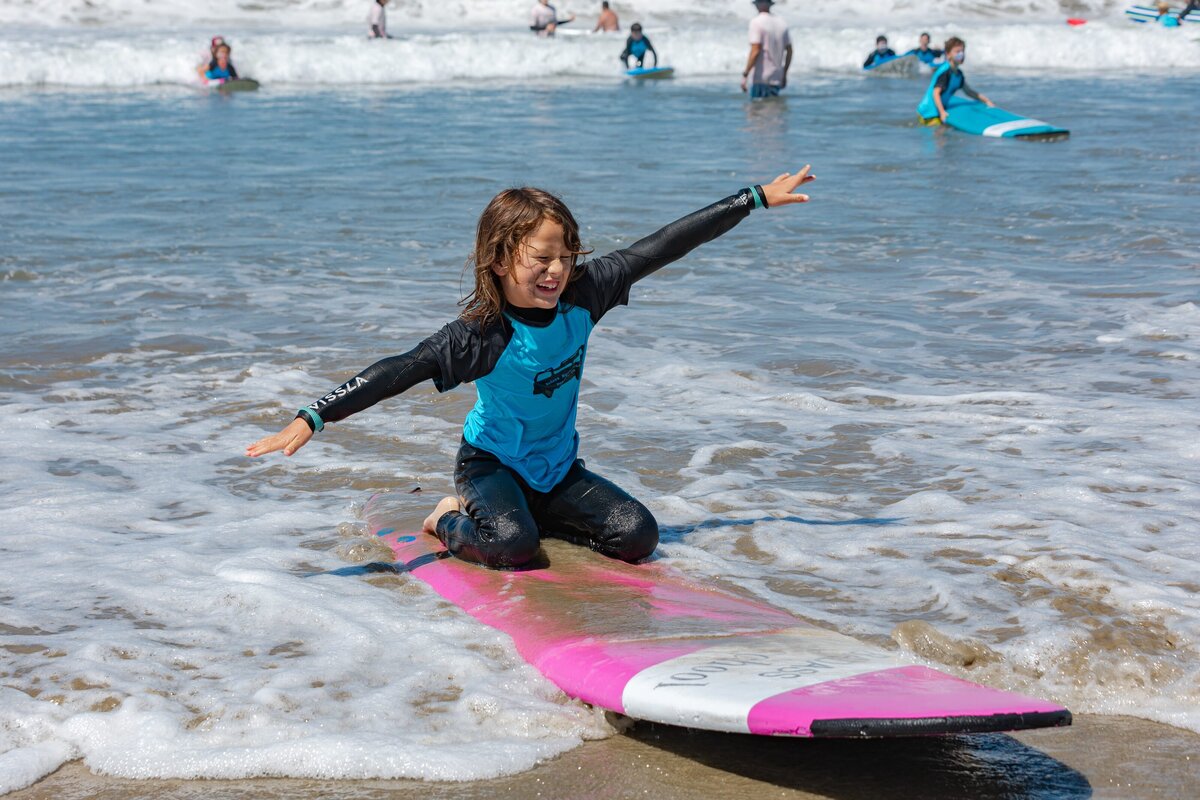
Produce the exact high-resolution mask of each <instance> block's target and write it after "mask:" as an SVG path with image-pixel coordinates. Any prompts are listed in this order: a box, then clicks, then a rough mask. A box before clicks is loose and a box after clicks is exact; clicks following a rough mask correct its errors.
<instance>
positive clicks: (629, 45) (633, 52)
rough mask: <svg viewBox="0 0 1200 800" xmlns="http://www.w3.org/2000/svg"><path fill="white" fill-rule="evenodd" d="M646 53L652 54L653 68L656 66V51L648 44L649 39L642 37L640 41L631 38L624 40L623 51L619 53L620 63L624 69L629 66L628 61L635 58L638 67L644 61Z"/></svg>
mask: <svg viewBox="0 0 1200 800" xmlns="http://www.w3.org/2000/svg"><path fill="white" fill-rule="evenodd" d="M646 53H654V66H656V67H657V66H658V51H656V50H655V49H654V45H652V44H650V39H649V37H646V36H643V37H642V38H641V39H634V38H633V37H632V36H630V37H629V38H627V39H626V40H625V49H624V50H622V51H621V55H620V59H621V63H622V64H624V65H625V66H626V67H628V66H629V59H630V58H631V57H632V58H636V59H637V65H638V66H639V67H640V66H642V64H643V63H645V61H646Z"/></svg>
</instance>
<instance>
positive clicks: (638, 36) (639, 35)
mask: <svg viewBox="0 0 1200 800" xmlns="http://www.w3.org/2000/svg"><path fill="white" fill-rule="evenodd" d="M629 35H630V36H632V37H633V40H634V41H635V42H636V41H637V40H639V39H641V38H642V32H641V31H630V32H629Z"/></svg>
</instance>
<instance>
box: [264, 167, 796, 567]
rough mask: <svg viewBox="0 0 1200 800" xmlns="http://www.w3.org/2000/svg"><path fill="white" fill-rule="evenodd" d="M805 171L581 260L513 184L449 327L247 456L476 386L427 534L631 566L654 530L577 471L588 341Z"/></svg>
mask: <svg viewBox="0 0 1200 800" xmlns="http://www.w3.org/2000/svg"><path fill="white" fill-rule="evenodd" d="M810 180H812V176H811V175H809V171H808V167H805V168H804V169H802V170H800V172H799V173H797V174H795V175H792V174H790V173H784V174H783V175H780V176H779V177H777V178H776V179H775V180H774V181H772V182H771V183H769V184H766V185H763V186H751V187H748V188H745V189H742V190H740V191H738V192H736V193H735V194H733V195H730V196H729V197H726V198H725V199H724V200H719V201H717V202H716V203H713V204H711V205H709V206H707V207H705V208H703V209H701V210H699V211H696V212H694V213H692V214H688V215H687V216H685V217H683V218H682V219H679V220H676V221H675V222H673V223H671V224H670V225H667V226H666V227H664V228H662V229H660V230H659V231H658V232H656V233H652V234H651V235H649V236H647V237H645V238H644V239H641V240H639V241H637V242H635V243H633V244H631V245H629V246H628V247H625V248H622V249H621V250H616V251H614V252H612V253H609V254H608V255H605V256H601V257H600V258H595V259H591V260H589V261H586V262H582V263H579V256H581V255H583V254H585V253H587V252H588V251H587V250H586V249H584V247H583V246H582V244H581V242H580V238H579V225H578V223H576V221H575V218H574V217H573V216H572V215H571V212H570V211H569V210H568V209H567V207H566V205H564V204H563V202H562V201H561V200H559V199H558V198H557V197H555V196H554V195H551V194H549V193H547V192H544V191H542V190H540V189H534V188H528V187H526V188H520V189H507V190H505V191H503V192H501V193H500V194H498V195H496V196H495V197H494V198H493V199H492V201H491V202H490V203H489V204H488V206H487V208H485V209H484V211H483V215H482V216H481V217H480V219H479V224H478V226H477V228H476V235H475V250H474V253H473V255H472V257H471V259H470V263H471V264H472V265H473V269H474V273H475V289H474V291H473V292H472V293H471V294H470V295H468V296H467V297H466V298H465V299H464V300H463V305H464V310H463V312H462V314H461V315H460V316H459V318H458V319H455V320H453V321H451V322H450V323H449V324H447V325H445V326H444V327H443V328H442V329H441V330H439V331H437V332H436V333H434V334H433V335H431V336H429V337H427V338H426V339H425V340H424V341H423V342H421V343H420V344H418V345H417V346H416V347H414V348H413V349H412V350H410V351H409V352H408V353H405V354H403V355H398V356H392V357H391V358H385V359H383V360H382V361H379V362H376V363H375V364H373V365H372V366H370V367H368V368H367V369H365V370H363V371H362V372H360V373H359V374H358V375H357V376H355V377H353V378H351V379H350V380H349V381H347V382H345V383H343V384H342V385H341V386H337V387H335V388H334V389H333V390H332V391H330V392H329V393H328V394H326V395H324V396H323V397H321V398H320V399H318V400H316V401H315V402H313V403H312V404H310V405H307V406H304V407H303V408H301V409H300V411H299V412H298V413H297V414H296V418H295V419H294V420H293V421H292V422H291V424H289V425H288V426H287V427H286V428H284V429H283V430H282V431H280V432H279V433H276V434H273V435H271V436H267V437H265V438H263V439H260V440H259V441H257V442H255V443H254V444H252V445H250V446H249V447H247V448H246V455H248V456H251V457H255V456H261V455H265V454H267V453H271V452H275V451H278V450H282V451H283V453H284V455H288V456H290V455H292V454H293V453H295V452H296V451H297V450H299V449H300V448H301V447H303V446H304V445H305V444H306V443H307V442H308V441H309V440H310V439H311V438H312V437H313V434H314V433H316V432H317V431H320V430H322V429H323V428H324V427H326V425H328V424H329V423H331V422H337V421H339V420H342V419H345V418H346V417H348V416H350V415H351V414H354V413H356V412H358V411H362V410H364V409H366V408H368V407H370V406H372V405H374V404H375V403H377V402H379V401H381V400H384V399H386V398H388V397H393V396H395V395H398V394H400V393H401V392H404V391H406V390H408V389H410V388H412V387H413V386H416V385H417V384H420V383H424V382H427V381H431V382H432V383H433V384H434V385H435V386H436V387H437V388H438V390H439V391H449V390H450V389H453V388H454V387H455V386H457V385H459V384H460V383H472V382H473V383H475V386H476V391H477V393H478V400H477V402H476V404H475V407H474V408H473V409H472V410H471V412H470V413H469V414H468V415H467V419H466V421H465V423H464V425H463V439H462V443H461V444H460V446H459V449H458V457H457V458H456V459H455V468H454V485H455V489H456V491H457V496H453V497H445V498H443V499H442V501H441V502H439V503H438V504H437V507H436V508H434V509H433V512H432V513H431V514H430V515H429V516H428V517H427V518H426V519H425V524H424V529H425V531H426V532H427V533H429V534H431V535H433V536H436V537H437V538H438V539H439V540H440V541H441V542H442V543H443V544H444V545H445V546H446V549H447V550H448V551H449V552H450V553H451V554H452V555H454V556H457V557H459V558H462V559H465V560H468V561H474V562H476V563H480V564H484V565H486V566H489V567H508V568H512V567H520V566H522V565H524V564H527V563H529V562H530V561H531V560H532V559H533V558H534V557H536V555H537V552H538V549H539V547H540V544H539V542H540V537H541V536H543V535H552V536H557V537H560V538H565V539H569V540H571V541H575V542H579V543H581V544H585V545H587V546H590V547H591V548H592V549H594V550H596V551H598V552H600V553H603V554H605V555H607V556H609V557H612V558H619V559H622V560H625V561H637V560H639V559H642V558H645V557H646V556H648V555H650V553H652V552H653V551H654V548H655V547H656V546H657V544H658V523H657V522H655V520H654V517H653V516H652V515H651V513H650V511H649V510H648V509H647V508H646V507H645V506H644V505H642V503H640V502H639V501H638V500H637V499H635V498H634V497H632V496H631V495H629V494H628V493H627V492H625V491H624V490H622V489H621V488H619V487H617V486H616V485H615V484H613V483H612V482H611V481H608V480H607V479H605V478H603V477H601V476H599V475H597V474H596V473H594V472H591V471H590V470H588V469H586V468H585V466H584V463H583V461H582V460H581V459H580V458H578V450H579V436H578V434H577V433H576V431H575V418H576V412H577V410H578V405H579V390H580V383H581V380H582V375H583V368H584V361H585V356H586V353H587V342H588V336H589V335H590V334H591V332H592V329H593V327H594V326H595V325H596V324H597V323H598V322H599V321H600V318H601V317H602V316H604V315H605V314H606V313H607V312H608V311H610V310H612V309H613V308H614V307H616V306H620V305H625V304H626V303H628V302H629V293H630V288H631V287H632V285H633V284H634V283H636V282H637V281H639V280H642V279H643V278H646V277H649V276H650V275H651V274H653V273H654V272H656V271H657V270H659V269H661V268H662V267H665V266H666V265H667V264H670V263H671V262H673V261H675V260H677V259H679V258H682V257H683V256H684V255H686V254H687V253H688V252H689V251H690V250H692V249H694V248H696V247H699V246H700V245H702V244H704V243H705V242H709V241H712V240H713V239H715V238H717V237H718V236H720V235H722V234H723V233H726V232H728V231H730V230H731V229H733V228H734V226H736V225H737V224H738V223H740V222H741V221H742V220H744V219H745V218H746V217H748V216H749V215H750V213H751V212H752V211H753V210H754V209H756V208H776V207H779V206H786V205H790V204H793V203H803V202H806V201H807V200H808V196H807V195H804V194H798V193H796V190H797V189H799V188H800V187H801V186H803V185H804V184H805V183H808V182H809V181H810Z"/></svg>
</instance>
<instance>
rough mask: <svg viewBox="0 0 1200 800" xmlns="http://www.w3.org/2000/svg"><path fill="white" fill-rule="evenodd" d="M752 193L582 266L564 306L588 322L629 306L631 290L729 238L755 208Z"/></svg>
mask: <svg viewBox="0 0 1200 800" xmlns="http://www.w3.org/2000/svg"><path fill="white" fill-rule="evenodd" d="M752 191H753V190H752V189H743V190H742V191H740V192H738V193H737V194H734V195H730V196H729V197H726V198H725V199H724V200H720V201H718V202H716V203H713V204H712V205H711V206H708V207H707V208H702V209H700V210H699V211H694V212H692V213H691V214H688V215H687V216H686V217H683V218H682V219H677V220H675V221H674V222H672V223H671V224H670V225H667V226H666V227H664V228H661V229H659V230H658V231H655V232H654V233H652V234H650V235H649V236H647V237H646V238H644V239H641V240H639V241H637V242H635V243H633V244H632V245H630V246H629V247H626V248H624V249H621V250H614V251H613V252H611V253H609V254H608V255H605V256H601V257H600V258H596V259H593V260H591V261H589V262H587V263H586V264H583V265H581V267H580V269H581V270H582V272H583V274H582V275H580V277H579V278H578V280H577V281H576V282H575V283H574V284H572V286H571V294H570V297H569V302H571V303H573V304H575V305H578V306H581V307H583V308H586V309H588V310H589V311H590V312H591V315H592V321H593V322H599V321H600V318H601V317H603V316H604V315H605V313H607V312H608V311H609V310H610V309H612V308H614V307H616V306H619V305H621V306H623V305H628V304H629V290H630V288H631V287H632V286H633V284H635V283H637V282H638V281H640V280H641V279H642V278H645V277H646V276H647V275H651V274H653V273H655V272H657V271H658V270H660V269H662V268H663V267H665V266H667V265H668V264H670V263H671V262H673V261H678V260H679V259H681V258H683V257H684V256H685V255H687V254H688V253H690V252H691V251H692V250H695V249H696V248H697V247H699V246H700V245H702V244H705V243H706V242H711V241H712V240H713V239H716V238H717V237H718V236H721V235H723V234H725V233H728V232H729V231H730V230H732V229H733V228H734V227H735V226H736V225H737V224H738V223H739V222H741V221H742V220H744V219H745V218H746V217H748V216H749V215H750V211H751V210H752V209H753V208H754V199H753V196H752V194H751V192H752Z"/></svg>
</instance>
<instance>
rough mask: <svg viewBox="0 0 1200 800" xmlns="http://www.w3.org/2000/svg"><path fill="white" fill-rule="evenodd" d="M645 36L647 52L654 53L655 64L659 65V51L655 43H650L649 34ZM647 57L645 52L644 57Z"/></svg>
mask: <svg viewBox="0 0 1200 800" xmlns="http://www.w3.org/2000/svg"><path fill="white" fill-rule="evenodd" d="M643 38H645V39H646V52H647V53H654V66H656V67H657V66H658V51H657V50H655V49H654V45H652V44H650V37H648V36H647V37H643ZM645 57H646V56H645V54H643V55H642V58H645Z"/></svg>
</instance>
